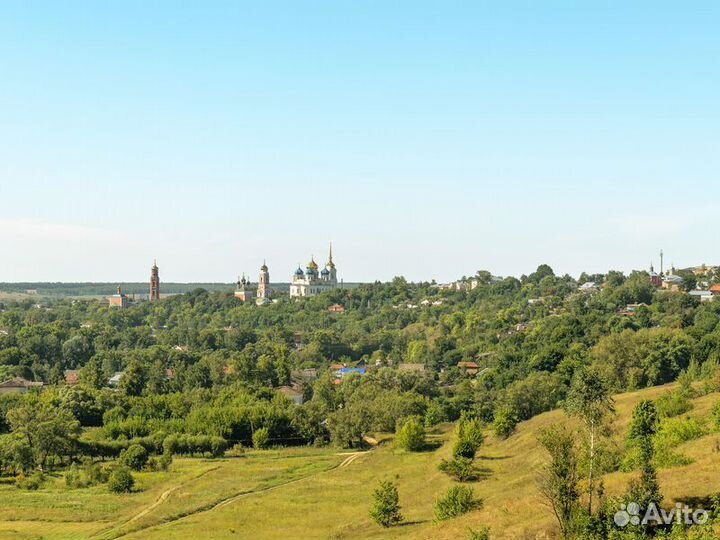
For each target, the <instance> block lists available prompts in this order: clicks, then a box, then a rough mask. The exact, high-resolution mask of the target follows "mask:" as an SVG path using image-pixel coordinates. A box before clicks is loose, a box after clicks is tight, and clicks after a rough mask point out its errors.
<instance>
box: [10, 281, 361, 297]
mask: <svg viewBox="0 0 720 540" xmlns="http://www.w3.org/2000/svg"><path fill="white" fill-rule="evenodd" d="M118 285H119V286H120V287H122V291H123V293H125V294H127V295H128V296H132V295H134V294H135V295H147V294H148V293H149V292H150V283H147V282H140V283H61V282H58V283H40V282H38V283H30V282H28V283H0V292H6V293H28V292H31V293H32V294H35V293H36V294H37V295H38V296H109V295H111V294H115V292H116V291H117V288H118ZM358 285H359V284H358V283H345V284H344V285H343V287H344V288H355V287H357V286H358ZM271 287H272V289H273V290H275V291H277V292H288V291H289V290H290V284H289V283H271ZM196 289H205V290H206V291H208V292H223V291H232V290H234V289H235V283H165V282H161V283H160V291H161V292H162V294H163V295H165V294H184V293H188V292H191V291H194V290H196Z"/></svg>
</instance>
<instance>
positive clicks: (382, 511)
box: [370, 480, 402, 527]
mask: <svg viewBox="0 0 720 540" xmlns="http://www.w3.org/2000/svg"><path fill="white" fill-rule="evenodd" d="M370 517H371V518H372V519H373V521H375V523H377V524H378V525H382V526H383V527H391V526H392V525H396V524H398V523H400V522H401V521H402V515H401V514H400V497H399V495H398V490H397V486H396V485H395V484H394V483H392V482H391V481H389V480H383V481H382V482H380V485H379V486H378V487H377V489H375V491H374V492H373V504H372V507H371V508H370Z"/></svg>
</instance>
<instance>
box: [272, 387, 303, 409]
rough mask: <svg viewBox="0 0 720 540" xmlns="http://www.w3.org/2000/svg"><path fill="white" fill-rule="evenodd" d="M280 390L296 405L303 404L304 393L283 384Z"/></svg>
mask: <svg viewBox="0 0 720 540" xmlns="http://www.w3.org/2000/svg"><path fill="white" fill-rule="evenodd" d="M278 392H280V393H281V394H282V395H284V396H285V397H286V398H288V399H289V400H290V401H292V402H293V403H294V404H295V405H302V404H303V393H302V392H300V391H298V390H296V389H295V388H293V387H292V386H281V387H280V388H278Z"/></svg>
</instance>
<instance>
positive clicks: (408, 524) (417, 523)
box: [396, 519, 430, 527]
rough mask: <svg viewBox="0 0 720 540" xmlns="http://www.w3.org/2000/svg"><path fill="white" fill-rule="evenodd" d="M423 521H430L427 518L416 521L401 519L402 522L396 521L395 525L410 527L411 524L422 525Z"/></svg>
mask: <svg viewBox="0 0 720 540" xmlns="http://www.w3.org/2000/svg"><path fill="white" fill-rule="evenodd" d="M423 523H430V520H429V519H420V520H416V521H403V522H402V523H398V524H397V525H396V527H410V526H412V525H422V524H423Z"/></svg>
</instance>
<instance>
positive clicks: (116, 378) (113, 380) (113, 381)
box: [108, 371, 125, 388]
mask: <svg viewBox="0 0 720 540" xmlns="http://www.w3.org/2000/svg"><path fill="white" fill-rule="evenodd" d="M124 376H125V372H124V371H116V372H115V373H114V374H113V376H112V377H110V379H108V386H110V387H112V388H117V387H118V386H120V381H121V380H122V378H123V377H124Z"/></svg>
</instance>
